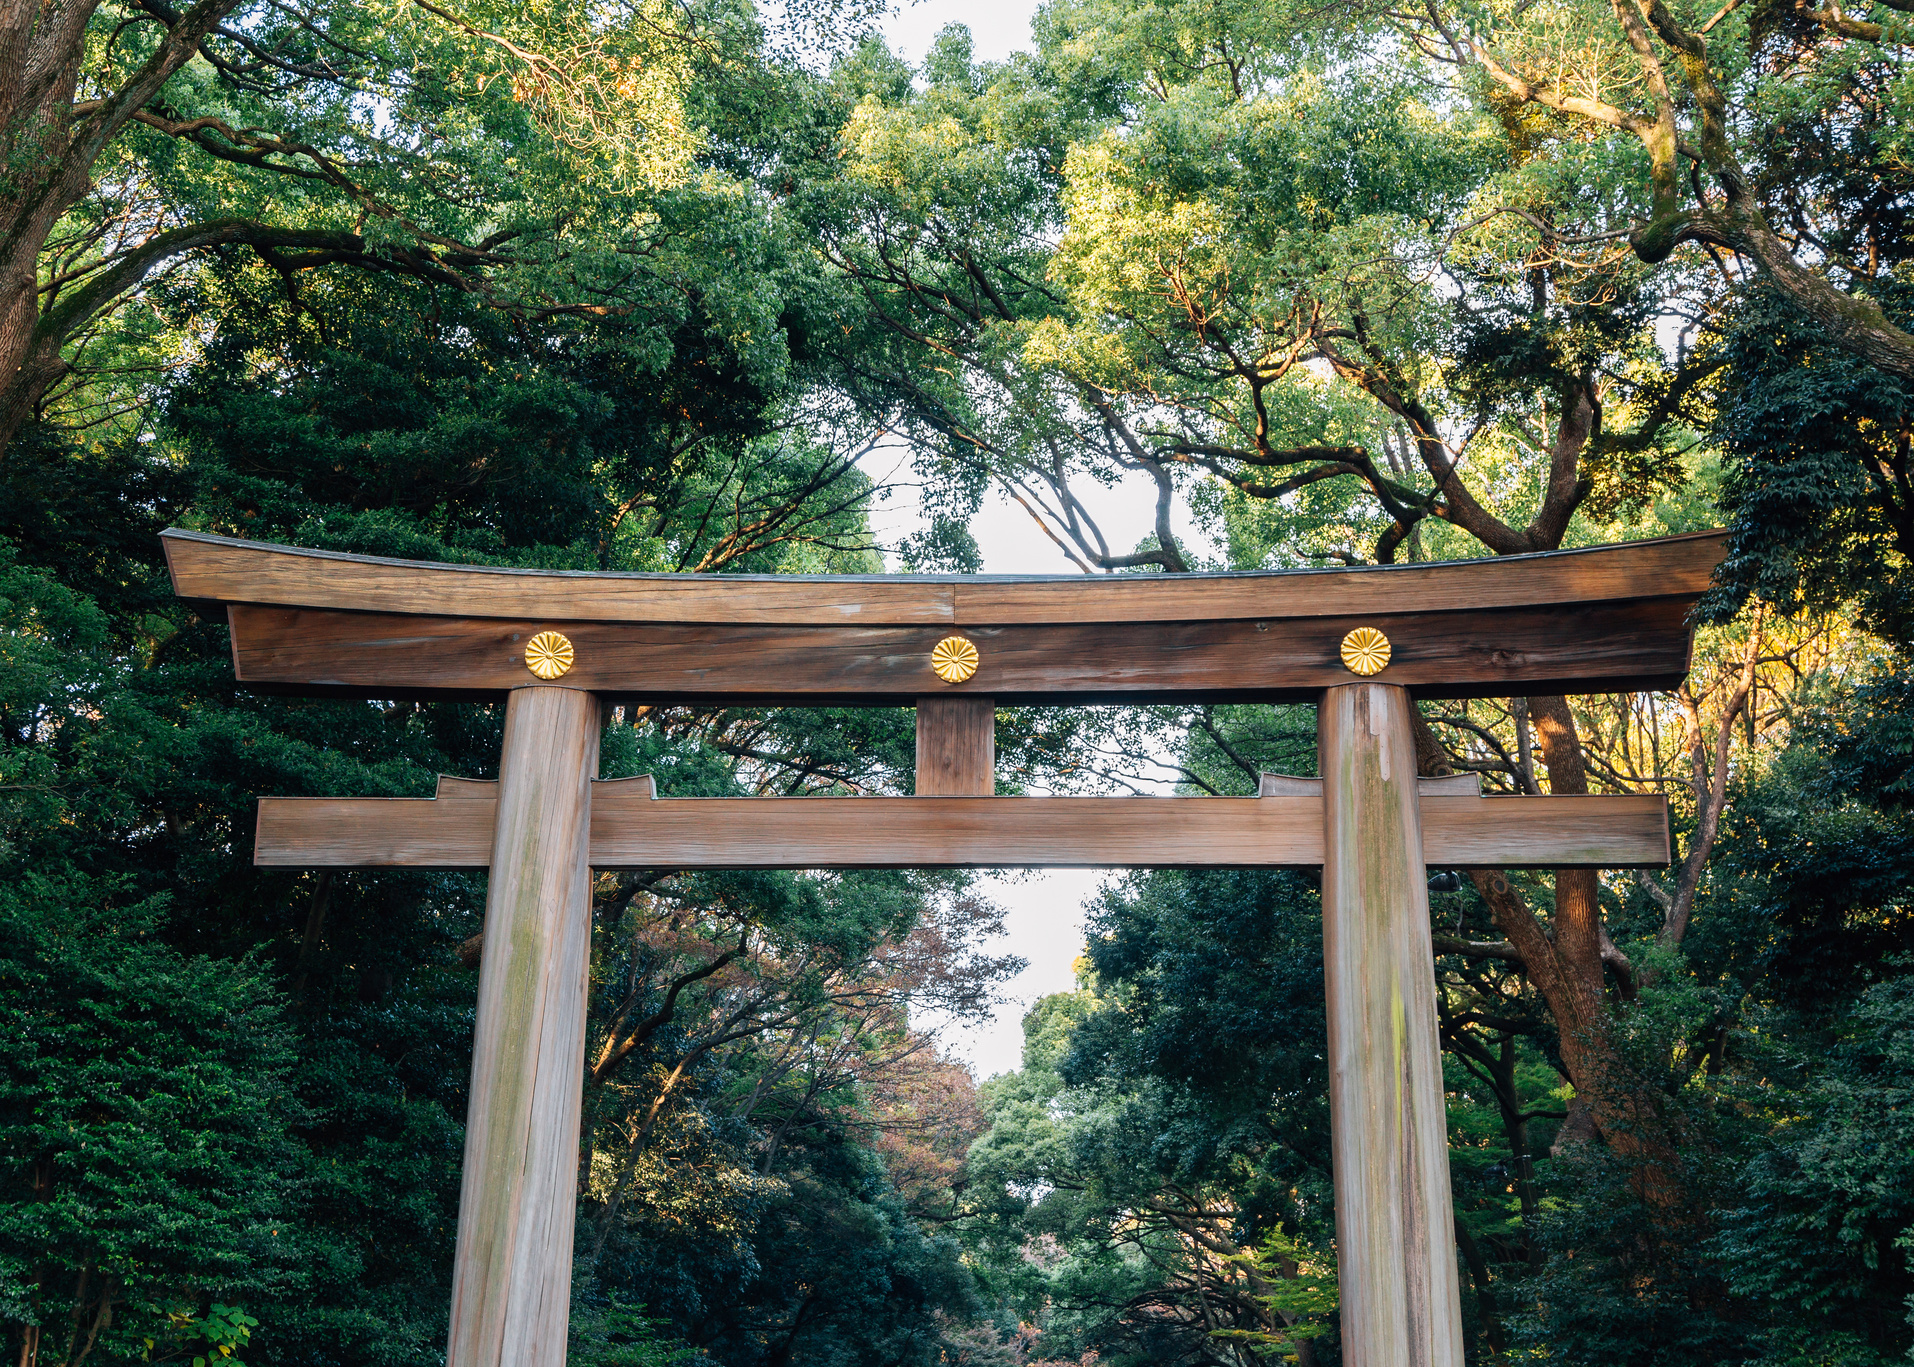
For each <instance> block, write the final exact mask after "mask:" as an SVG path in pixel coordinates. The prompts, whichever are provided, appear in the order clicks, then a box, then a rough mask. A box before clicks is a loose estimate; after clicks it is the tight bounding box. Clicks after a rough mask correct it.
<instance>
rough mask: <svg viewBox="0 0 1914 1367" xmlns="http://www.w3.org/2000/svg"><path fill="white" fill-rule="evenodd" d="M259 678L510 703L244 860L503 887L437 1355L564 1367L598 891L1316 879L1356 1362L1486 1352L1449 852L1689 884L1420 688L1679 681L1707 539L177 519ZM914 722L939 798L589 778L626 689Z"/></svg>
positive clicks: (1478, 862)
mask: <svg viewBox="0 0 1914 1367" xmlns="http://www.w3.org/2000/svg"><path fill="white" fill-rule="evenodd" d="M165 544H166V554H167V560H168V564H169V566H170V568H171V570H172V575H173V586H174V589H175V591H176V592H177V593H178V594H179V595H180V596H181V597H182V598H184V599H186V600H188V601H189V602H191V603H192V604H193V605H194V606H195V607H196V608H198V609H199V610H200V611H201V612H204V613H207V614H209V615H219V616H223V617H224V619H225V621H226V622H227V624H228V626H229V627H230V629H231V634H232V651H233V672H234V676H235V677H236V678H237V679H238V681H239V682H240V683H241V684H243V685H245V686H247V687H249V688H254V689H258V690H261V691H267V692H284V693H298V694H305V695H320V696H342V697H359V698H466V699H488V700H499V699H503V700H505V703H506V708H505V741H504V752H503V754H502V756H501V757H500V761H499V778H498V781H497V782H495V783H494V782H477V781H473V780H467V779H454V778H441V779H440V780H439V788H438V794H437V796H436V797H435V798H425V799H354V798H263V799H261V800H260V804H259V825H258V832H257V840H256V844H255V849H254V862H255V863H257V864H260V865H264V866H270V867H294V868H299V867H304V868H439V869H448V868H453V869H481V868H482V869H489V870H490V875H491V876H490V883H489V890H488V892H487V896H486V906H485V954H484V958H483V962H482V966H481V969H480V973H479V989H478V1015H477V1037H476V1040H475V1043H474V1050H473V1059H472V1087H471V1102H470V1112H469V1117H468V1123H467V1128H466V1140H465V1168H464V1176H463V1183H462V1186H461V1189H460V1196H459V1224H458V1246H457V1252H456V1263H455V1269H454V1275H453V1291H452V1322H451V1336H450V1347H449V1350H448V1353H447V1363H448V1367H560V1365H561V1364H563V1362H564V1360H565V1337H566V1325H567V1315H568V1310H569V1304H570V1287H571V1262H572V1258H571V1254H572V1220H573V1207H574V1202H573V1193H574V1188H575V1182H576V1171H577V1162H578V1152H577V1149H578V1125H579V1107H580V1100H581V1093H582V1060H583V1058H584V1051H585V1008H586V974H587V960H588V953H589V944H590V919H591V896H590V876H591V870H592V869H594V868H598V869H620V868H659V867H663V868H683V869H691V868H852V867H892V868H911V867H935V866H944V867H960V866H972V867H1007V866H1028V867H1057V866H1073V865H1074V866H1098V865H1118V866H1124V865H1127V866H1131V867H1202V866H1234V867H1273V866H1284V865H1289V866H1295V865H1320V866H1321V867H1322V871H1323V882H1322V902H1323V956H1324V968H1325V985H1326V988H1327V995H1328V1014H1329V1048H1330V1060H1329V1062H1330V1103H1331V1105H1330V1115H1331V1123H1332V1127H1333V1150H1334V1164H1335V1189H1336V1232H1337V1233H1336V1245H1337V1260H1338V1263H1339V1266H1340V1270H1341V1280H1342V1325H1343V1344H1344V1360H1345V1361H1346V1362H1348V1363H1349V1364H1350V1367H1462V1360H1463V1353H1462V1322H1461V1302H1460V1287H1459V1284H1458V1280H1457V1274H1456V1260H1455V1252H1454V1229H1453V1214H1452V1211H1451V1207H1450V1197H1449V1169H1448V1143H1447V1133H1446V1127H1445V1114H1444V1103H1443V1087H1442V1067H1441V1058H1440V1051H1439V1043H1438V1039H1437V1024H1436V1008H1435V991H1434V975H1433V973H1432V972H1431V967H1430V965H1431V958H1432V947H1431V940H1430V930H1429V915H1428V886H1427V873H1426V868H1425V866H1426V865H1429V864H1434V865H1438V866H1448V867H1460V868H1514V867H1542V868H1590V867H1594V868H1630V867H1633V868H1645V867H1656V866H1660V865H1664V864H1666V863H1667V862H1668V824H1667V810H1666V803H1665V802H1664V800H1663V799H1662V798H1659V797H1637V796H1621V797H1539V798H1538V797H1489V798H1485V797H1483V796H1481V794H1480V792H1479V791H1478V789H1477V784H1476V780H1475V779H1474V778H1473V777H1470V778H1465V779H1420V780H1419V779H1418V778H1417V776H1416V757H1415V745H1414V742H1413V739H1412V736H1411V732H1410V722H1409V708H1410V705H1411V699H1412V698H1418V697H1423V698H1469V697H1507V696H1516V695H1525V694H1537V693H1592V692H1617V691H1622V690H1635V689H1655V688H1672V687H1674V686H1675V685H1677V684H1678V683H1680V681H1681V680H1682V678H1683V677H1684V676H1685V675H1686V673H1687V670H1688V657H1689V649H1690V630H1689V626H1688V616H1689V611H1690V609H1691V608H1692V607H1693V605H1694V603H1695V600H1696V599H1697V598H1698V597H1699V596H1700V595H1701V593H1702V592H1703V590H1705V589H1706V588H1707V586H1708V581H1709V578H1710V576H1711V574H1712V572H1713V569H1714V567H1715V565H1716V563H1717V562H1718V561H1719V560H1720V558H1721V554H1722V536H1721V534H1719V533H1703V534H1697V535H1692V536H1684V537H1671V538H1667V539H1664V540H1658V541H1643V542H1635V543H1631V544H1627V545H1621V546H1611V547H1602V548H1597V549H1590V550H1580V551H1563V552H1554V553H1550V554H1544V555H1529V556H1510V557H1504V558H1497V559H1486V560H1475V561H1464V562H1459V563H1449V564H1439V565H1405V566H1386V567H1378V568H1361V569H1347V570H1308V571H1299V572H1292V573H1275V574H1213V575H1167V574H1166V575H1137V576H1122V577H1114V578H1111V577H1096V578H1091V577H1082V576H1070V577H1064V576H1052V577H1037V578H1028V577H1004V576H971V577H963V578H919V577H904V576H869V577H848V576H832V577H822V576H820V577H771V576H762V577H754V576H744V575H738V576H685V575H637V574H578V573H550V572H542V571H526V570H503V569H490V568H479V567H474V566H467V565H435V564H424V563H418V562H413V561H403V560H384V559H377V558H373V557H367V556H352V555H336V554H329V553H326V552H320V551H306V550H295V549H292V548H289V547H285V546H273V545H264V544H260V543H256V542H247V541H234V540H228V539H225V538H221V537H211V536H201V535H196V534H194V533H190V532H183V531H169V532H167V533H165ZM624 700H630V701H643V702H657V703H669V702H679V703H684V702H695V703H728V704H764V705H819V704H827V703H829V704H855V705H867V706H898V705H905V706H910V705H914V706H915V707H916V709H917V783H916V791H917V796H915V797H901V798H872V797H851V798H821V797H806V798H738V799H732V798H692V799H659V798H657V796H656V794H655V791H654V789H653V786H652V782H651V780H650V779H649V778H638V779H624V780H618V781H612V782H599V781H597V780H596V778H595V775H596V774H597V770H598V737H599V731H600V729H601V726H602V721H603V709H604V707H605V705H606V703H607V702H608V701H624ZM1164 701H1185V702H1188V701H1212V702H1221V701H1231V702H1315V703H1316V704H1317V705H1318V719H1319V720H1318V745H1319V753H1320V762H1321V765H1320V767H1321V773H1322V777H1321V778H1312V779H1303V778H1286V777H1280V776H1277V775H1265V776H1264V779H1263V783H1262V789H1261V793H1260V795H1259V796H1257V797H1253V798H1203V797H1168V798H1145V797H1116V798H1094V797H1077V798H1070V797H1035V798H1019V797H994V796H991V795H990V794H991V793H992V791H993V782H992V767H993V763H994V755H995V732H994V725H995V722H994V718H995V707H996V706H997V705H999V704H1032V703H1053V704H1054V703H1093V702H1094V703H1146V702H1164Z"/></svg>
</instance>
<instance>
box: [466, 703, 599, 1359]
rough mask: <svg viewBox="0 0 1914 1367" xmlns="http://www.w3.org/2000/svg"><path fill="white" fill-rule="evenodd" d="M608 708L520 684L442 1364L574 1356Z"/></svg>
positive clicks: (508, 741)
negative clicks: (594, 870)
mask: <svg viewBox="0 0 1914 1367" xmlns="http://www.w3.org/2000/svg"><path fill="white" fill-rule="evenodd" d="M602 722H603V717H602V710H601V708H600V705H599V701H598V699H597V697H595V696H594V695H593V694H591V693H587V692H584V691H582V690H580V689H575V688H556V687H551V686H543V685H541V686H536V687H530V688H517V689H514V690H512V692H511V694H510V696H509V699H508V701H507V702H506V704H505V746H504V751H503V753H502V754H501V756H500V758H499V770H498V774H499V785H498V818H497V824H496V826H495V828H494V832H493V837H492V868H491V879H490V882H489V885H488V888H487V891H486V896H485V955H484V958H483V959H482V960H481V962H480V968H479V989H478V1022H477V1033H476V1036H475V1038H474V1041H473V1050H472V1094H471V1101H470V1103H469V1107H468V1110H467V1118H466V1128H465V1174H464V1178H463V1181H462V1182H461V1184H460V1187H459V1226H458V1230H459V1232H458V1249H457V1252H456V1254H455V1255H454V1262H453V1270H452V1331H451V1340H450V1343H449V1345H448V1347H447V1350H446V1367H563V1364H564V1362H565V1340H566V1331H567V1328H568V1325H569V1320H570V1315H571V1271H572V1218H573V1211H574V1207H575V1205H576V1201H575V1200H574V1195H575V1190H576V1186H577V1181H578V1122H579V1105H580V1101H581V1099H582V1094H583V1089H584V1080H583V1076H582V1072H581V1067H582V1065H581V1062H580V1061H581V1060H582V1059H583V1058H584V1056H585V1005H586V978H587V975H588V973H589V967H590V963H589V961H590V951H591V858H590V857H591V782H592V779H593V778H595V777H596V776H597V773H598V736H599V731H600V728H601V726H602Z"/></svg>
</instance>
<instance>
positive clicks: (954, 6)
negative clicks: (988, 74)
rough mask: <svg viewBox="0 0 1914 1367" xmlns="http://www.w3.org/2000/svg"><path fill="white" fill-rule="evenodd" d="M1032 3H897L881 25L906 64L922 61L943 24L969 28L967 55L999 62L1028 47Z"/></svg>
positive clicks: (996, 0) (1022, 0)
mask: <svg viewBox="0 0 1914 1367" xmlns="http://www.w3.org/2000/svg"><path fill="white" fill-rule="evenodd" d="M1036 9H1037V5H1036V0H967V3H959V2H956V0H918V3H917V4H911V3H909V0H898V9H897V12H896V13H895V14H893V15H892V16H891V18H890V21H889V22H888V23H886V24H885V25H884V37H885V39H886V40H888V41H889V43H890V45H891V49H892V50H893V51H895V52H897V53H899V54H901V55H902V56H903V57H905V58H906V59H908V60H909V61H911V62H913V63H915V62H919V61H922V60H923V57H924V52H925V50H926V49H927V48H929V47H930V40H931V39H932V38H934V37H936V36H937V33H938V30H940V29H942V28H943V27H944V26H945V25H946V24H967V25H969V26H970V37H971V52H972V54H973V56H974V57H975V58H976V59H977V60H978V61H981V62H1001V61H1002V60H1003V59H1004V58H1006V57H1008V56H1009V55H1010V54H1011V53H1013V52H1016V51H1017V50H1019V49H1020V48H1027V47H1029V46H1030V16H1031V15H1032V14H1034V13H1035V12H1036Z"/></svg>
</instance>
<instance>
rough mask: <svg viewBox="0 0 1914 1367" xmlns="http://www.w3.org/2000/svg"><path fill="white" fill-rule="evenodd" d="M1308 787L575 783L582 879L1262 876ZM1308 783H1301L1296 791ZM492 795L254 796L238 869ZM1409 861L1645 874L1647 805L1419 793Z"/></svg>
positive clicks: (319, 853)
mask: <svg viewBox="0 0 1914 1367" xmlns="http://www.w3.org/2000/svg"><path fill="white" fill-rule="evenodd" d="M1319 783H1320V781H1319V780H1307V779H1289V780H1282V781H1281V782H1280V783H1279V784H1277V785H1275V786H1277V787H1278V788H1279V789H1280V791H1276V792H1272V793H1270V794H1269V795H1267V796H1262V797H1250V798H1227V797H893V798H886V797H798V798H664V799H659V798H656V797H654V796H653V788H652V783H651V780H650V779H648V778H643V779H625V780H619V781H615V782H604V783H595V784H593V785H592V786H593V793H592V809H591V862H592V865H593V867H595V868H599V869H630V868H674V869H783V868H800V869H825V868H1081V867H1129V868H1194V867H1231V868H1280V867H1309V866H1313V865H1319V864H1321V863H1322V862H1323V805H1322V798H1321V795H1320V788H1319ZM1311 785H1318V786H1314V787H1312V786H1311ZM496 789H497V785H496V784H491V783H479V782H473V781H469V780H441V787H440V795H439V797H437V798H436V799H434V798H325V797H305V798H285V797H269V798H262V799H261V800H260V803H259V825H258V833H257V841H256V844H255V847H254V856H253V859H254V863H256V864H259V865H262V866H265V867H271V868H420V869H423V868H437V869H480V868H485V867H486V866H488V865H489V863H490V862H491V857H492V850H491V846H492V826H493V813H494V807H495V800H496ZM1421 807H1422V829H1423V859H1424V862H1425V863H1427V864H1430V865H1433V866H1437V867H1448V868H1529V867H1533V868H1658V867H1661V866H1663V865H1665V864H1667V862H1668V816H1667V804H1666V802H1665V801H1664V800H1663V799H1662V798H1659V797H1635V796H1622V797H1490V798H1485V797H1479V796H1475V795H1472V794H1468V793H1466V792H1461V791H1459V790H1458V789H1456V788H1455V787H1453V786H1447V787H1445V786H1444V785H1442V784H1439V783H1429V784H1426V785H1425V787H1424V789H1423V792H1422V794H1421Z"/></svg>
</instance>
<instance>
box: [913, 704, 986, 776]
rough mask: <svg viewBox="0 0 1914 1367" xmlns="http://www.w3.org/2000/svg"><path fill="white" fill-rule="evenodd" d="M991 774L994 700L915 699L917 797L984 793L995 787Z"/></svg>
mask: <svg viewBox="0 0 1914 1367" xmlns="http://www.w3.org/2000/svg"><path fill="white" fill-rule="evenodd" d="M996 775H997V704H996V702H995V701H994V700H992V699H990V698H974V697H968V696H957V697H942V698H939V697H929V698H919V699H918V700H917V783H916V789H915V791H916V793H917V796H919V797H989V796H990V795H991V794H992V793H993V792H995V791H996V788H997V779H996Z"/></svg>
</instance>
